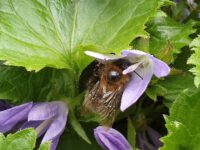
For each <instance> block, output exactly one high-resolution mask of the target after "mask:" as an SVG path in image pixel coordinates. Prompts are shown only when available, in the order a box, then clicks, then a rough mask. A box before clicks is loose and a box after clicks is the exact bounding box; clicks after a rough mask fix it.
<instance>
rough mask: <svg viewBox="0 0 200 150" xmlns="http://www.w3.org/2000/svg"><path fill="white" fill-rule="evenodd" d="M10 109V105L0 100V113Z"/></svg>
mask: <svg viewBox="0 0 200 150" xmlns="http://www.w3.org/2000/svg"><path fill="white" fill-rule="evenodd" d="M11 107H12V105H10V104H9V103H7V102H6V101H4V100H0V111H3V110H6V109H9V108H11Z"/></svg>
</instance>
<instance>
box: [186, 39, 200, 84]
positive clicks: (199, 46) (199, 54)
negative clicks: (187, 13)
mask: <svg viewBox="0 0 200 150" xmlns="http://www.w3.org/2000/svg"><path fill="white" fill-rule="evenodd" d="M190 47H192V51H194V53H193V54H192V56H191V57H190V58H189V59H188V64H192V65H195V67H194V68H193V69H191V70H190V71H191V72H192V73H193V74H194V75H195V78H194V83H195V85H196V87H198V86H199V84H200V61H199V60H200V36H198V37H197V38H196V39H194V40H193V41H192V43H191V44H190Z"/></svg>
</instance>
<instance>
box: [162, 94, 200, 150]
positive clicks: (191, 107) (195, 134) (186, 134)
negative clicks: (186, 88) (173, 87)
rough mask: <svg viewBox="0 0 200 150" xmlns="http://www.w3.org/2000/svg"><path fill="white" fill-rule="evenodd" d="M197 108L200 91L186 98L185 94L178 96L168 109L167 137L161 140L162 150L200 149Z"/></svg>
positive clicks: (199, 110) (198, 110)
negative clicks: (162, 143) (162, 142)
mask: <svg viewBox="0 0 200 150" xmlns="http://www.w3.org/2000/svg"><path fill="white" fill-rule="evenodd" d="M199 108H200V91H198V92H196V93H195V94H193V95H191V96H188V94H187V92H183V93H182V94H180V95H179V97H178V98H177V99H176V101H175V102H174V104H173V105H172V107H171V109H170V116H169V117H168V121H167V128H168V135H167V136H166V137H165V138H163V140H164V148H163V149H164V150H177V146H179V149H180V150H182V149H199V148H200V144H199V142H198V141H199V140H200V136H199V133H200V126H199V124H200V109H199ZM171 122H172V123H173V124H172V125H170V123H171ZM175 139H176V140H175ZM175 141H176V142H175Z"/></svg>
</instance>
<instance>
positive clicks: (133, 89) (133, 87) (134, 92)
mask: <svg viewBox="0 0 200 150" xmlns="http://www.w3.org/2000/svg"><path fill="white" fill-rule="evenodd" d="M152 75H153V62H151V61H150V62H149V64H148V65H147V66H145V67H139V68H137V69H136V70H135V72H133V73H132V77H131V78H132V79H131V81H130V82H129V83H128V85H127V87H126V88H125V90H124V92H123V95H122V99H121V105H120V109H121V111H124V110H125V109H127V108H128V107H129V106H131V105H132V104H134V103H135V102H136V101H137V100H138V99H139V97H140V96H141V95H142V94H143V93H144V91H145V90H146V88H147V86H148V84H149V82H150V80H151V77H152Z"/></svg>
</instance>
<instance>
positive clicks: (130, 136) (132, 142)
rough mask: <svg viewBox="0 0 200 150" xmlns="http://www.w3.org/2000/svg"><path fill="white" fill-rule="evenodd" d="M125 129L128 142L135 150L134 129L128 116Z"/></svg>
mask: <svg viewBox="0 0 200 150" xmlns="http://www.w3.org/2000/svg"><path fill="white" fill-rule="evenodd" d="M127 129H128V131H127V139H128V142H129V143H130V145H131V146H132V148H133V150H136V131H135V127H134V126H133V123H132V121H131V119H130V118H128V125H127Z"/></svg>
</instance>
